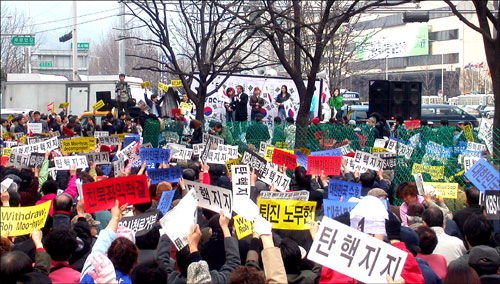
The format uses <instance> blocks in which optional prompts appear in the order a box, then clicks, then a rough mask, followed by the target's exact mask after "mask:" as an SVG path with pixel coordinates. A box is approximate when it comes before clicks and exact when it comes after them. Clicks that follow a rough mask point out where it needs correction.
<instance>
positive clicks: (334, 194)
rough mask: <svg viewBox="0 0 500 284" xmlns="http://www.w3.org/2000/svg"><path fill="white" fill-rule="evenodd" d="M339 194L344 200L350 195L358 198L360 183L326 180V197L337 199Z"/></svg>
mask: <svg viewBox="0 0 500 284" xmlns="http://www.w3.org/2000/svg"><path fill="white" fill-rule="evenodd" d="M341 196H343V197H344V199H343V200H344V201H347V200H349V198H351V197H357V198H359V197H360V196H361V184H359V183H353V182H347V181H343V180H338V179H330V181H329V182H328V199H331V200H335V201H338V200H340V197H341Z"/></svg>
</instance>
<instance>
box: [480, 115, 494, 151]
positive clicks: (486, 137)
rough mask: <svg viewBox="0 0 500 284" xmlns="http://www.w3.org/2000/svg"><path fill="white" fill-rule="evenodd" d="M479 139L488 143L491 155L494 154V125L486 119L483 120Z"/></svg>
mask: <svg viewBox="0 0 500 284" xmlns="http://www.w3.org/2000/svg"><path fill="white" fill-rule="evenodd" d="M477 137H478V138H479V139H482V140H483V141H484V142H485V143H486V147H487V148H488V151H489V152H490V154H493V124H491V123H488V122H487V121H486V120H485V119H484V118H482V119H481V124H480V125H479V133H478V135H477Z"/></svg>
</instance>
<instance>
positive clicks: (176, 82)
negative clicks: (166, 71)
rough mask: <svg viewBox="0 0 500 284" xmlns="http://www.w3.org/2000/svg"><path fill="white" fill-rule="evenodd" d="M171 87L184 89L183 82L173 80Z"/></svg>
mask: <svg viewBox="0 0 500 284" xmlns="http://www.w3.org/2000/svg"><path fill="white" fill-rule="evenodd" d="M170 85H172V86H173V87H182V81H181V80H172V81H170Z"/></svg>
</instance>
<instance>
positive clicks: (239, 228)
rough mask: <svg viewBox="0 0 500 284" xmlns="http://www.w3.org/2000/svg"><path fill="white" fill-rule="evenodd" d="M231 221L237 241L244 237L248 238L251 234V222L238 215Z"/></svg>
mask: <svg viewBox="0 0 500 284" xmlns="http://www.w3.org/2000/svg"><path fill="white" fill-rule="evenodd" d="M233 219H234V229H235V231H236V237H237V238H238V240H241V239H243V238H244V237H247V236H250V235H251V234H252V226H253V221H248V220H247V219H245V218H243V217H241V216H240V215H235V216H234V217H233Z"/></svg>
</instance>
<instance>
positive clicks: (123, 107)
mask: <svg viewBox="0 0 500 284" xmlns="http://www.w3.org/2000/svg"><path fill="white" fill-rule="evenodd" d="M118 77H119V78H120V81H119V82H118V83H116V86H115V94H116V96H115V97H116V104H117V109H118V111H123V112H125V114H126V115H128V106H127V103H128V99H129V98H130V97H131V96H132V95H131V93H130V87H129V85H128V83H127V82H125V74H123V73H122V74H120V75H119V76H118Z"/></svg>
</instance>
